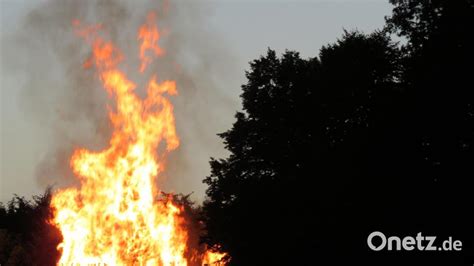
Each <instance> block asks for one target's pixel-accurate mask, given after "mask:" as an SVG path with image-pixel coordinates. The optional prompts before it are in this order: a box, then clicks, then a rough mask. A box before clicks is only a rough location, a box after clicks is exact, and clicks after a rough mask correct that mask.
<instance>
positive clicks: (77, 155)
mask: <svg viewBox="0 0 474 266" xmlns="http://www.w3.org/2000/svg"><path fill="white" fill-rule="evenodd" d="M155 19H156V17H155V14H154V13H150V14H149V15H148V17H147V20H146V22H145V24H143V25H142V26H141V27H140V28H139V30H138V41H139V42H140V46H139V48H140V51H139V58H140V61H141V65H140V67H139V72H141V73H142V74H143V73H144V72H145V70H146V68H147V66H149V64H150V63H151V62H152V60H153V59H154V58H156V57H158V56H161V55H163V54H164V53H165V51H164V50H163V49H162V48H161V47H159V46H158V41H159V39H160V32H159V31H158V28H157V26H156V24H155ZM73 24H74V27H75V29H76V33H77V34H78V35H79V36H80V37H81V38H83V39H84V40H85V42H86V43H87V44H89V45H90V46H91V48H92V56H91V58H90V59H88V60H87V61H86V63H85V67H94V68H95V70H96V72H97V75H98V77H99V79H100V81H101V83H102V85H103V87H104V88H105V90H106V91H107V92H108V94H109V95H110V96H111V97H113V99H114V106H113V108H110V111H109V119H110V122H111V124H112V127H113V133H112V136H111V138H110V141H109V145H108V147H107V148H105V149H104V150H102V151H97V152H96V151H90V150H87V149H76V150H75V151H74V153H73V155H72V158H71V161H70V164H71V167H72V170H73V172H74V173H75V175H76V176H77V177H78V178H79V181H80V187H79V188H67V189H62V190H60V191H58V192H56V193H55V194H54V195H53V199H52V203H51V205H52V208H53V209H54V218H53V221H52V222H53V223H54V224H55V225H56V226H57V227H58V228H59V230H60V231H61V233H62V236H63V241H62V243H61V244H60V245H59V246H58V249H59V250H60V251H61V253H62V255H61V258H60V260H59V262H58V265H72V264H74V265H91V264H93V265H94V264H95V265H104V264H105V265H176V266H177V265H224V263H223V262H219V261H220V260H221V259H222V258H223V257H224V256H225V254H224V253H218V252H212V251H210V250H208V251H204V252H199V251H195V250H190V247H188V246H187V241H188V238H189V235H188V232H187V230H186V228H185V227H184V225H183V223H184V222H185V221H184V217H183V215H181V214H182V212H183V207H182V206H179V205H178V204H176V203H173V201H172V200H171V199H165V200H161V201H158V200H156V199H157V195H159V194H160V193H161V191H160V189H159V188H158V187H156V186H155V183H156V182H155V179H156V178H157V177H159V176H160V173H162V172H163V170H164V160H165V158H166V156H167V154H168V153H169V152H171V151H173V150H175V149H176V148H177V147H178V146H179V144H180V142H179V138H178V135H177V133H176V128H175V118H174V114H173V105H172V104H171V102H170V100H169V99H168V98H167V97H168V96H175V95H177V94H178V91H177V89H176V82H175V81H173V80H164V81H158V78H157V77H156V76H154V75H153V76H151V78H150V79H149V81H148V84H147V85H146V91H147V96H146V98H145V99H141V98H140V97H138V96H137V94H136V93H135V89H136V84H135V83H134V82H133V81H131V80H130V79H129V78H128V77H127V75H126V74H125V73H124V72H122V71H121V70H119V68H118V65H119V63H121V62H122V61H123V58H124V56H123V55H122V54H121V52H120V51H119V50H118V49H117V48H116V46H115V45H114V44H113V43H111V42H109V41H106V40H104V39H103V38H101V37H100V36H99V34H98V30H99V29H100V28H101V26H100V25H96V26H82V25H81V23H80V22H79V21H74V22H73ZM112 109H113V110H112ZM157 151H159V152H158V153H157ZM189 254H193V255H189ZM196 254H197V255H196Z"/></svg>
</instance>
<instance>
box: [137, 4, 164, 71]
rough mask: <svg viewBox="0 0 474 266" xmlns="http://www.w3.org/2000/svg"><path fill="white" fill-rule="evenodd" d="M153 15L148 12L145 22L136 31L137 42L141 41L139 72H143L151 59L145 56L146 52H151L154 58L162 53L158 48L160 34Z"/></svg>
mask: <svg viewBox="0 0 474 266" xmlns="http://www.w3.org/2000/svg"><path fill="white" fill-rule="evenodd" d="M155 19H156V18H155V13H153V12H150V13H149V14H148V16H147V22H146V23H145V24H143V25H142V26H141V27H140V29H139V30H138V40H141V41H142V43H141V45H140V59H141V61H142V63H141V66H140V72H144V71H145V69H146V67H147V66H148V64H149V63H150V62H151V61H152V58H151V57H150V56H148V55H147V54H146V52H147V50H151V51H152V52H153V54H154V55H155V56H160V55H162V54H163V53H164V51H163V49H162V48H161V47H159V46H158V40H159V39H160V33H159V31H158V27H157V26H156V24H155Z"/></svg>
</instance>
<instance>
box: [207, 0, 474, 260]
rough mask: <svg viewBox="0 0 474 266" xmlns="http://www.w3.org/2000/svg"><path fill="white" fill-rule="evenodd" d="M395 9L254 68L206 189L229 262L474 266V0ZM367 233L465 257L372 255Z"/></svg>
mask: <svg viewBox="0 0 474 266" xmlns="http://www.w3.org/2000/svg"><path fill="white" fill-rule="evenodd" d="M391 3H392V4H393V5H394V9H393V12H392V15H391V16H389V17H388V18H386V26H385V27H384V29H382V30H381V31H377V32H374V33H371V34H363V33H360V32H345V33H344V34H343V36H342V37H341V38H340V39H339V40H338V41H336V42H335V43H332V44H329V45H327V46H324V47H323V48H322V49H321V50H320V53H319V56H317V57H314V58H310V59H302V58H301V57H300V56H299V55H298V53H297V52H292V51H287V52H285V53H284V54H283V55H281V56H277V55H276V54H275V52H274V51H272V50H269V51H268V52H267V54H266V55H265V56H262V57H261V58H259V59H257V60H254V61H253V62H251V64H250V67H251V68H250V70H249V71H248V72H247V73H246V75H247V79H248V81H247V83H246V84H244V85H243V86H242V89H243V93H242V95H241V98H242V104H243V111H242V112H238V113H237V114H236V116H235V117H236V121H235V123H234V125H233V127H232V128H231V129H230V130H228V131H227V132H224V133H222V134H220V136H221V137H222V139H223V140H224V143H225V145H226V148H227V150H229V151H230V156H229V157H227V158H225V159H212V160H211V167H212V173H211V175H210V176H209V177H207V178H206V179H205V181H204V182H205V183H206V184H208V185H209V188H208V190H207V196H208V198H207V201H206V202H205V203H204V210H205V214H206V215H205V217H206V225H207V232H208V234H207V235H206V236H205V241H207V242H208V243H210V244H217V243H220V244H221V245H222V247H223V249H225V250H227V251H229V253H230V254H231V255H232V265H353V264H354V263H355V264H356V265H359V264H360V265H369V264H373V265H472V263H474V257H473V256H474V255H473V254H474V248H473V240H474V232H473V231H474V230H473V226H474V218H473V217H472V214H473V209H474V208H473V203H474V202H473V201H474V198H473V188H474V187H473V185H472V184H473V182H472V179H473V178H474V169H473V168H474V153H473V152H474V147H473V145H474V142H473V139H474V84H473V81H472V75H473V74H474V72H473V67H472V64H473V62H474V57H473V48H474V46H473V36H474V35H473V34H474V31H473V25H474V1H471V0H455V1H452V0H431V1H429V0H427V1H413V0H392V1H391ZM395 35H398V36H399V38H398V39H401V40H402V41H401V43H396V42H394V41H392V40H391V37H393V36H395ZM373 231H381V232H383V233H384V234H385V235H387V236H399V237H401V238H403V237H405V236H416V234H417V233H418V232H422V233H423V235H434V236H438V242H437V243H436V244H437V245H441V241H442V240H444V239H447V238H448V236H453V238H454V239H460V240H462V241H463V250H462V251H457V252H456V251H451V252H449V251H443V252H439V251H424V252H420V251H398V252H397V251H380V252H374V251H371V250H369V248H368V245H367V236H368V235H369V234H370V233H371V232H373ZM424 244H426V243H424Z"/></svg>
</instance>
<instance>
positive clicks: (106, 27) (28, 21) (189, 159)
mask: <svg viewBox="0 0 474 266" xmlns="http://www.w3.org/2000/svg"><path fill="white" fill-rule="evenodd" d="M149 11H155V12H156V13H157V19H158V22H157V24H158V27H159V29H160V30H162V31H163V35H162V38H161V39H160V46H161V47H163V48H164V50H165V55H164V56H163V57H160V58H158V59H156V60H155V61H154V63H152V64H151V65H150V66H149V67H148V69H147V71H146V73H145V74H140V73H138V67H139V60H138V46H137V41H136V37H137V35H136V31H137V29H138V27H139V25H140V24H142V23H143V22H144V21H145V19H146V15H147V13H148V12H149ZM211 15H212V8H211V6H210V5H209V4H208V3H207V4H206V3H204V2H196V1H193V2H171V1H113V0H90V1H76V0H52V1H46V2H43V3H41V4H40V5H39V6H38V7H37V8H34V9H33V10H32V11H31V12H30V13H28V15H27V16H26V17H25V19H24V23H23V25H22V26H21V31H18V33H17V34H16V36H15V46H16V47H15V50H16V51H21V52H20V54H21V55H22V56H23V57H24V58H25V59H24V60H25V62H26V63H24V64H22V66H21V68H22V71H23V72H24V73H25V75H27V77H28V78H27V81H26V83H25V86H23V88H22V91H21V94H22V95H21V103H20V104H21V108H22V110H23V111H24V112H25V113H26V114H27V116H28V117H29V118H30V119H31V122H32V123H36V124H37V125H38V127H48V129H49V131H48V132H50V135H49V136H48V137H47V138H46V139H39V140H38V141H46V142H47V143H48V149H47V150H45V151H44V153H43V154H42V155H41V157H40V158H39V159H38V165H37V166H36V178H37V181H38V184H39V185H40V186H42V187H45V186H48V185H56V186H66V185H71V184H74V183H76V182H77V179H76V178H75V177H74V176H73V174H72V172H71V170H70V167H69V158H70V156H71V154H72V151H73V150H74V149H75V148H77V147H85V148H88V149H92V150H100V149H103V148H105V147H106V146H107V142H108V139H109V137H110V134H111V128H110V126H109V121H108V116H107V108H106V106H107V104H110V99H109V97H108V95H107V93H106V92H105V91H104V90H103V89H102V88H101V85H100V82H99V80H98V79H97V76H96V75H95V74H94V71H93V70H90V69H84V68H83V67H82V63H83V62H84V61H85V59H86V58H87V57H88V54H89V53H90V51H89V47H88V46H87V45H85V44H84V43H83V42H82V40H81V39H79V38H78V37H77V36H75V35H74V32H73V27H72V21H73V20H74V19H78V20H80V21H81V22H83V23H84V24H86V23H87V24H97V23H101V24H102V26H103V30H102V31H101V35H105V37H106V38H107V39H110V40H112V41H113V42H114V43H115V44H116V45H117V46H118V48H119V49H120V50H121V51H122V52H123V54H124V55H125V61H124V62H123V63H122V64H121V65H120V67H121V68H122V69H123V70H124V71H126V72H127V75H128V76H129V77H130V78H131V79H132V80H133V81H134V82H136V83H137V85H138V87H140V86H143V85H144V84H145V82H146V81H148V79H149V78H150V77H151V74H152V73H157V76H158V78H159V79H174V80H176V82H177V86H178V92H179V95H178V96H176V97H174V99H172V101H173V103H174V105H175V115H176V123H177V130H178V135H179V136H180V138H181V146H180V147H179V149H178V150H177V151H175V152H174V153H172V154H171V155H170V157H169V158H168V164H167V169H166V173H165V176H164V178H162V179H160V180H159V182H160V184H159V185H160V187H162V188H163V189H164V190H166V191H174V192H182V193H190V192H195V195H196V197H197V200H202V197H203V192H204V189H205V187H204V185H203V184H202V183H201V180H202V179H203V178H204V177H205V176H206V175H208V173H209V166H208V160H209V157H210V156H223V154H224V149H223V146H222V143H221V141H220V139H219V138H218V137H217V136H216V134H217V133H219V132H222V131H225V130H226V129H227V128H229V127H230V124H231V121H232V117H233V113H234V111H235V109H236V107H237V103H236V102H235V99H234V100H231V96H230V95H231V94H230V93H228V92H226V91H225V90H226V89H228V88H226V83H225V80H226V75H227V73H230V72H232V71H235V69H234V67H235V66H234V65H233V64H232V62H233V61H234V60H233V59H232V55H231V54H230V52H229V51H227V50H226V45H225V44H224V43H223V42H222V41H221V40H220V38H219V36H216V35H215V34H214V33H213V31H212V27H211V25H210V24H209V23H208V20H207V18H208V17H209V16H211ZM7 60H8V61H10V60H12V61H13V60H15V61H17V60H18V58H12V56H8V58H7ZM227 86H228V85H227Z"/></svg>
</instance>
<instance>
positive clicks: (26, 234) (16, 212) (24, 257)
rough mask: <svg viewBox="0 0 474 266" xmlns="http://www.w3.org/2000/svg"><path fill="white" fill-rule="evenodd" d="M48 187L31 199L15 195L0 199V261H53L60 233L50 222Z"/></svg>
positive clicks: (56, 255) (40, 263) (27, 262)
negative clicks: (6, 199) (41, 193)
mask: <svg viewBox="0 0 474 266" xmlns="http://www.w3.org/2000/svg"><path fill="white" fill-rule="evenodd" d="M50 200H51V190H50V189H48V190H46V192H45V193H44V194H43V195H41V196H35V197H33V200H32V201H29V200H26V199H25V198H24V197H19V196H15V197H14V198H13V199H12V200H10V201H9V202H8V204H7V206H3V205H2V204H1V203H0V264H1V265H15V266H16V265H41V266H42V265H55V264H56V262H57V260H58V259H59V255H60V254H59V251H58V250H57V249H56V247H57V245H58V244H59V242H60V241H61V238H62V237H61V233H60V232H59V231H58V230H57V229H56V228H55V227H54V226H53V225H52V224H51V223H50V222H49V221H50V219H51V218H52V210H51V208H50V206H49V203H50Z"/></svg>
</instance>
